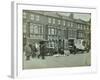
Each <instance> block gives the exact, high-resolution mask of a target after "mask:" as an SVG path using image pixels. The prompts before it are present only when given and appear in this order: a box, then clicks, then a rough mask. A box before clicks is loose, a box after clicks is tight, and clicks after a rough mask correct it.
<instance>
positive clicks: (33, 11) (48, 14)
mask: <svg viewBox="0 0 100 80" xmlns="http://www.w3.org/2000/svg"><path fill="white" fill-rule="evenodd" d="M24 11H27V12H31V13H35V14H40V15H44V16H50V17H55V18H59V19H64V20H69V21H74V22H76V23H82V24H87V22H86V21H84V20H82V19H73V18H70V17H69V16H65V15H63V14H60V13H61V12H55V11H37V10H24Z"/></svg>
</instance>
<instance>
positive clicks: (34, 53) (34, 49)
mask: <svg viewBox="0 0 100 80" xmlns="http://www.w3.org/2000/svg"><path fill="white" fill-rule="evenodd" d="M31 49H32V58H34V57H35V56H36V52H37V49H36V46H35V45H34V44H33V45H31Z"/></svg>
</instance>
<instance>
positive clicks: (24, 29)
mask: <svg viewBox="0 0 100 80" xmlns="http://www.w3.org/2000/svg"><path fill="white" fill-rule="evenodd" d="M26 25H27V24H26V23H24V26H23V32H24V33H26Z"/></svg>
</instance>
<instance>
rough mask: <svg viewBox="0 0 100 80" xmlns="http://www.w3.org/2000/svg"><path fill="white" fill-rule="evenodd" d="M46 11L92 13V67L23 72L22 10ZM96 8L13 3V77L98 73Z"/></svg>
mask: <svg viewBox="0 0 100 80" xmlns="http://www.w3.org/2000/svg"><path fill="white" fill-rule="evenodd" d="M23 9H27V10H45V11H62V12H63V11H64V12H82V13H91V35H92V36H91V47H92V49H91V66H90V67H87V66H86V67H73V68H69V67H68V68H56V69H55V68H51V69H31V70H22V54H23V53H22V36H23V35H22V10H23ZM96 28H97V26H96V8H87V7H77V6H76V7H75V6H56V5H39V4H29V3H28V4H27V3H17V2H12V30H11V31H12V54H11V58H12V62H11V63H12V64H11V76H12V77H13V78H18V77H33V76H34V77H42V76H44V75H45V76H49V75H50V76H55V75H66V74H73V73H91V72H96V71H97V57H96V55H97V54H96V50H97V49H96V47H95V46H93V45H95V41H96V39H95V35H96Z"/></svg>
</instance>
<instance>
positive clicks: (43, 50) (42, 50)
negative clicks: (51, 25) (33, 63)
mask: <svg viewBox="0 0 100 80" xmlns="http://www.w3.org/2000/svg"><path fill="white" fill-rule="evenodd" d="M45 54H46V45H45V43H44V42H40V54H39V55H38V58H40V57H42V59H45Z"/></svg>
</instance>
